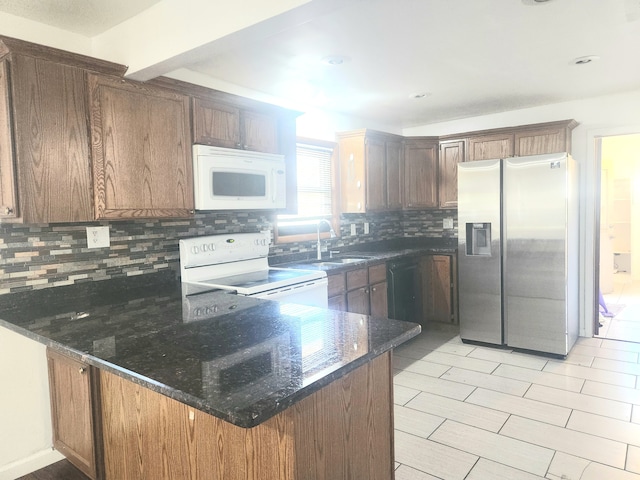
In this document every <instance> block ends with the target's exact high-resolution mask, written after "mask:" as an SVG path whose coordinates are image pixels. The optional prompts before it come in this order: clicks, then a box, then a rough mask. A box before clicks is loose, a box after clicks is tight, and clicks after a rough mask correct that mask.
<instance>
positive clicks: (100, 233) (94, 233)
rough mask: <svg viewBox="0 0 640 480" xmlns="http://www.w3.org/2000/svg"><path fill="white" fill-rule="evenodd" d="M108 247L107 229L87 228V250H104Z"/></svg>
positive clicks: (109, 242)
mask: <svg viewBox="0 0 640 480" xmlns="http://www.w3.org/2000/svg"><path fill="white" fill-rule="evenodd" d="M110 246H111V239H110V238H109V227H87V247H88V248H106V247H110Z"/></svg>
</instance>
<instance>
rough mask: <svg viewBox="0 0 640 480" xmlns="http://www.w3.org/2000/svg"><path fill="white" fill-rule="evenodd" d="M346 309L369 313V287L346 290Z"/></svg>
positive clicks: (363, 313)
mask: <svg viewBox="0 0 640 480" xmlns="http://www.w3.org/2000/svg"><path fill="white" fill-rule="evenodd" d="M347 311H348V312H352V313H361V314H362V315H369V313H370V312H371V308H370V304H369V288H368V287H362V288H358V289H356V290H351V291H349V292H347Z"/></svg>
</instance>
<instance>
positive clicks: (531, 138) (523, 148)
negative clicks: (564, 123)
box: [515, 127, 571, 156]
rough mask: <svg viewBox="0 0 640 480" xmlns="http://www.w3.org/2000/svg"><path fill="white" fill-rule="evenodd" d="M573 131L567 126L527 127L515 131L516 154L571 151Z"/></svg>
mask: <svg viewBox="0 0 640 480" xmlns="http://www.w3.org/2000/svg"><path fill="white" fill-rule="evenodd" d="M567 137H569V144H567ZM570 139H571V132H570V131H568V129H567V128H566V127H564V128H563V127H556V128H541V129H525V130H522V131H517V132H516V133H515V155H517V156H524V155H542V154H544V153H560V152H569V151H570V150H571V142H570Z"/></svg>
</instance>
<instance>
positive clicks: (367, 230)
mask: <svg viewBox="0 0 640 480" xmlns="http://www.w3.org/2000/svg"><path fill="white" fill-rule="evenodd" d="M364 234H365V235H369V222H364Z"/></svg>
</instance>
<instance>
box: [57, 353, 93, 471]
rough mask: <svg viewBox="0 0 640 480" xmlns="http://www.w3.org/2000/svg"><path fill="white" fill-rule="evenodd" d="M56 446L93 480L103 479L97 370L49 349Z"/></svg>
mask: <svg viewBox="0 0 640 480" xmlns="http://www.w3.org/2000/svg"><path fill="white" fill-rule="evenodd" d="M47 364H48V368H49V390H50V395H51V417H52V423H53V446H54V448H55V449H56V450H58V451H59V452H60V453H62V454H63V455H64V456H65V457H67V459H68V460H69V461H70V462H71V463H72V464H73V465H75V466H76V467H77V468H78V469H80V471H82V472H83V473H84V474H86V475H87V476H89V477H90V478H92V479H101V478H103V475H102V458H101V451H102V450H101V433H100V432H101V429H100V427H101V423H100V405H99V396H98V384H97V374H98V372H97V370H95V369H94V368H93V367H91V366H90V365H87V364H85V363H83V362H80V361H78V360H74V359H72V358H70V357H67V356H66V355H61V354H60V353H57V352H55V351H53V350H51V349H47Z"/></svg>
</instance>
